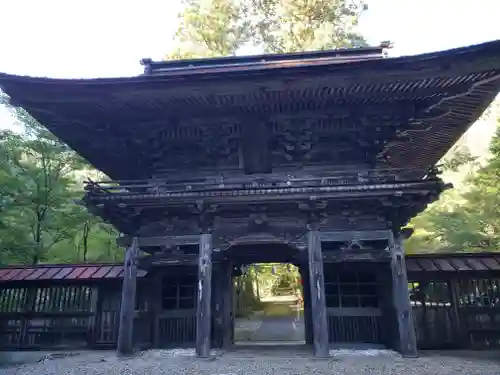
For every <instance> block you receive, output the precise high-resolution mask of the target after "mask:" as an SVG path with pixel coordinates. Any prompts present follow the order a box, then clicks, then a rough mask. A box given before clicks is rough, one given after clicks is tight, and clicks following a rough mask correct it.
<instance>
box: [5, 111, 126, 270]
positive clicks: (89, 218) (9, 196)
mask: <svg viewBox="0 0 500 375" xmlns="http://www.w3.org/2000/svg"><path fill="white" fill-rule="evenodd" d="M14 115H15V117H16V119H17V120H18V122H19V123H21V124H23V125H24V132H22V133H14V132H9V131H3V132H2V133H1V134H0V135H1V139H0V186H1V187H0V210H1V219H0V247H1V251H0V263H3V264H5V263H24V264H38V263H43V262H50V263H59V262H80V261H88V260H105V259H106V260H107V259H113V258H116V256H115V253H116V250H117V249H116V245H115V243H114V238H116V234H115V233H114V230H113V229H112V228H110V227H109V226H107V225H104V224H103V223H102V222H101V221H100V220H99V219H98V218H96V217H94V216H93V215H91V214H90V213H88V212H87V211H86V210H85V209H84V208H83V207H80V206H78V205H76V204H75V203H74V200H75V199H77V198H80V197H81V195H82V186H81V183H80V182H78V181H77V180H78V179H77V175H78V173H79V172H80V171H84V170H89V169H90V167H89V166H88V165H87V164H86V163H85V162H84V161H83V160H82V159H81V158H80V157H79V156H78V155H77V154H76V153H75V152H74V151H73V150H71V149H70V148H68V147H67V146H66V145H65V144H63V143H62V142H60V141H59V140H58V139H57V138H56V137H55V136H54V135H53V134H51V133H50V132H48V131H47V130H46V129H45V128H43V127H42V126H41V125H40V124H38V123H37V122H36V121H34V119H33V118H32V117H31V116H29V115H28V114H27V113H26V112H24V111H23V110H15V111H14ZM111 239H112V242H111Z"/></svg>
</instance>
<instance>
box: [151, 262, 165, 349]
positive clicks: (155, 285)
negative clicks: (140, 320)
mask: <svg viewBox="0 0 500 375" xmlns="http://www.w3.org/2000/svg"><path fill="white" fill-rule="evenodd" d="M149 280H150V283H151V289H150V290H149V295H148V297H149V311H150V316H151V330H152V334H151V339H152V340H151V341H152V345H153V348H159V347H160V335H161V333H160V314H161V309H162V299H161V297H162V293H163V285H162V284H163V283H162V281H163V269H158V270H156V272H155V273H154V274H153V275H151V277H149Z"/></svg>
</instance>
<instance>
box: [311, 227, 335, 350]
mask: <svg viewBox="0 0 500 375" xmlns="http://www.w3.org/2000/svg"><path fill="white" fill-rule="evenodd" d="M308 254H309V279H310V287H311V309H312V326H313V349H314V356H315V357H318V358H327V357H329V355H330V354H329V344H328V324H327V316H326V299H325V279H324V274H323V257H322V256H321V235H320V233H319V231H318V228H317V226H312V227H311V228H310V230H309V233H308Z"/></svg>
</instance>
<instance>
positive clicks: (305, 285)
mask: <svg viewBox="0 0 500 375" xmlns="http://www.w3.org/2000/svg"><path fill="white" fill-rule="evenodd" d="M300 277H301V279H302V293H303V297H304V317H303V319H304V333H305V340H306V344H312V342H313V339H312V338H313V335H312V326H311V321H312V318H311V284H310V283H309V268H308V267H307V266H306V265H305V264H302V265H301V266H300Z"/></svg>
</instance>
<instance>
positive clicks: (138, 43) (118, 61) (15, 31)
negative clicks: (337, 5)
mask: <svg viewBox="0 0 500 375" xmlns="http://www.w3.org/2000/svg"><path fill="white" fill-rule="evenodd" d="M367 2H368V7H369V8H368V11H367V12H366V14H364V15H363V17H362V19H361V24H360V29H361V30H360V31H361V32H362V34H363V35H364V36H365V38H366V39H367V40H368V42H369V43H370V44H373V45H378V44H379V43H380V42H381V41H385V40H391V41H393V42H394V43H395V47H394V48H393V50H392V51H391V52H390V55H391V56H400V55H413V54H419V53H424V52H432V51H437V50H443V49H449V48H454V47H460V46H466V45H470V44H476V43H481V42H485V41H490V40H495V39H500V21H499V19H498V15H499V14H500V0H475V1H467V0H458V1H457V0H419V1H410V0H367ZM180 9H181V5H180V0H140V1H137V0H126V1H124V0H85V1H83V0H43V1H41V0H1V1H0V36H1V37H0V72H2V73H10V74H19V75H31V76H44V77H54V78H82V77H86V78H93V77H119V76H133V75H137V74H141V73H142V67H141V65H140V64H139V62H140V60H141V59H142V58H145V57H151V58H153V59H161V58H162V57H163V56H164V55H165V54H166V53H167V52H168V51H169V49H170V47H171V41H172V35H173V33H174V32H175V30H176V28H177V14H178V12H179V10H180ZM11 126H12V120H11V117H10V116H9V113H8V111H7V110H6V109H5V108H2V107H0V128H5V127H11Z"/></svg>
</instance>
